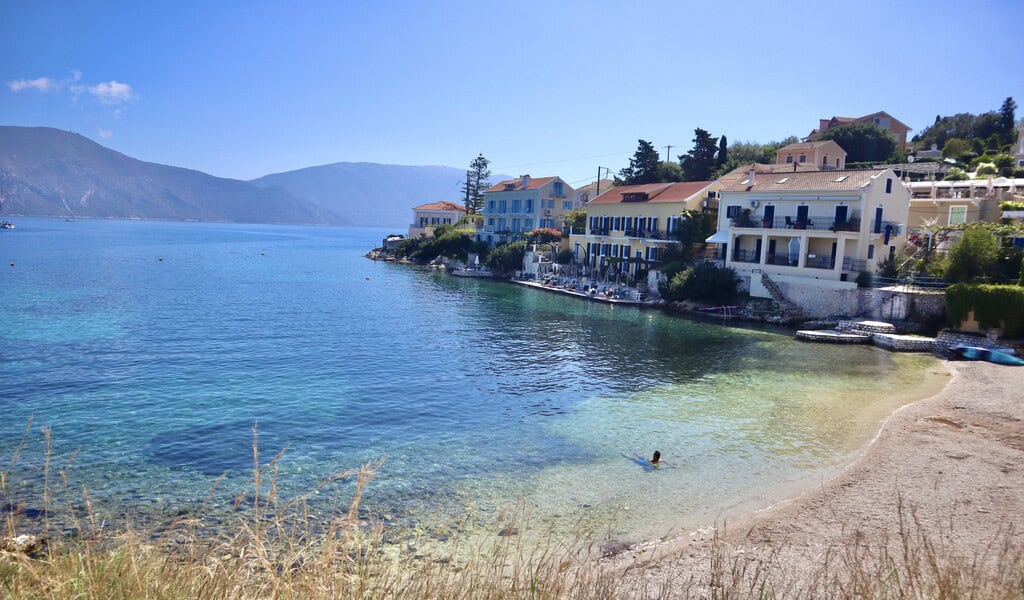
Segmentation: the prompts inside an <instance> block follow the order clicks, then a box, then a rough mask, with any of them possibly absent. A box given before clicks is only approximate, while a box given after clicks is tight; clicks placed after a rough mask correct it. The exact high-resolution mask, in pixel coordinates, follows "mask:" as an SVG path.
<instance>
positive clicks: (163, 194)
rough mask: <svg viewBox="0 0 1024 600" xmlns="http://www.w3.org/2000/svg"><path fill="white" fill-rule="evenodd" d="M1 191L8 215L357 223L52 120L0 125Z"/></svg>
mask: <svg viewBox="0 0 1024 600" xmlns="http://www.w3.org/2000/svg"><path fill="white" fill-rule="evenodd" d="M0 195H2V198H3V209H4V214H5V215H6V214H18V215H31V216H75V217H93V218H122V219H165V220H176V221H195V220H198V221H228V222H243V223H331V224H338V225H351V224H355V223H352V222H349V220H348V219H346V218H345V217H343V216H340V215H339V214H336V213H334V212H332V211H330V210H325V209H324V208H322V207H320V206H317V205H315V204H313V203H311V202H308V201H306V200H303V199H300V198H297V197H296V196H294V195H293V194H290V193H289V192H287V191H285V190H283V189H280V188H274V187H267V186H256V185H253V184H251V183H248V182H245V181H240V180H237V179H224V178H221V177H214V176H212V175H207V174H206V173H202V172H199V171H193V170H191V169H182V168H179V167H170V166H166V165H159V164H156V163H148V162H143V161H140V160H136V159H134V158H131V157H128V156H125V155H124V154H121V153H120V152H115V151H113V150H110V149H109V148H104V147H103V146H101V145H99V144H97V143H96V142H93V141H92V140H89V139H88V138H85V137H82V136H81V135H78V134H75V133H70V132H67V131H62V130H59V129H52V128H49V127H9V126H0ZM342 214H343V213H342Z"/></svg>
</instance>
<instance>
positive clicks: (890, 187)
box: [885, 177, 892, 194]
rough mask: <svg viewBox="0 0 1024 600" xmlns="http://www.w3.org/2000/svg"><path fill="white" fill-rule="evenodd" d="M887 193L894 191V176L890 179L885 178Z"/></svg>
mask: <svg viewBox="0 0 1024 600" xmlns="http://www.w3.org/2000/svg"><path fill="white" fill-rule="evenodd" d="M885 193H886V194H891V193H892V177H889V178H888V179H886V180H885Z"/></svg>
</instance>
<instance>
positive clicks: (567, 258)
mask: <svg viewBox="0 0 1024 600" xmlns="http://www.w3.org/2000/svg"><path fill="white" fill-rule="evenodd" d="M555 262H556V263H558V264H560V265H567V264H569V263H571V262H572V250H562V251H561V252H559V253H558V254H556V255H555Z"/></svg>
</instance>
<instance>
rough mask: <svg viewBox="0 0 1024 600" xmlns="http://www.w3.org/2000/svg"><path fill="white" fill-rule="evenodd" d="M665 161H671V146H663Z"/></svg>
mask: <svg viewBox="0 0 1024 600" xmlns="http://www.w3.org/2000/svg"><path fill="white" fill-rule="evenodd" d="M665 162H672V146H665Z"/></svg>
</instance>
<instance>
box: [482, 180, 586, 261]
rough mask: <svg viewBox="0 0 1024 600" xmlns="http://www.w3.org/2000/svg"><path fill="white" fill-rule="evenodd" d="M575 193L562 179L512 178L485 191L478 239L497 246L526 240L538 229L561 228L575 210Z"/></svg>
mask: <svg viewBox="0 0 1024 600" xmlns="http://www.w3.org/2000/svg"><path fill="white" fill-rule="evenodd" d="M575 201H576V199H575V194H574V191H573V189H572V188H571V187H569V184H567V183H565V182H564V181H562V179H561V178H560V177H530V176H529V175H523V176H521V177H519V178H517V179H509V180H508V181H502V182H501V183H499V184H497V185H494V186H492V187H490V188H489V189H487V190H485V191H484V210H483V213H482V215H481V217H482V220H483V221H482V223H483V224H482V225H481V227H480V228H479V229H477V234H476V237H477V239H478V240H481V241H484V242H487V244H488V245H490V246H493V245H495V244H497V243H500V242H511V241H515V240H521V239H524V237H525V235H526V234H527V233H529V232H531V231H533V230H534V229H541V228H545V227H549V228H553V229H555V228H561V227H562V220H563V219H562V217H564V216H565V214H566V213H568V212H569V211H571V210H572V209H573V208H574V207H575Z"/></svg>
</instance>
